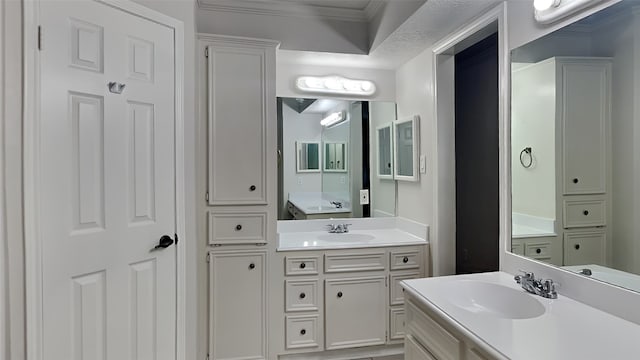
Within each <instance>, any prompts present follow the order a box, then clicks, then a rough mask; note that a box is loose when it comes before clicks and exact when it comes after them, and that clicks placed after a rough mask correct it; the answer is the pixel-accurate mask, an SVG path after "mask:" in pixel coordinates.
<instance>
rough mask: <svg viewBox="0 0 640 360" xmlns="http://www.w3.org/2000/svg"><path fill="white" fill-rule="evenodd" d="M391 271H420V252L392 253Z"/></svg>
mask: <svg viewBox="0 0 640 360" xmlns="http://www.w3.org/2000/svg"><path fill="white" fill-rule="evenodd" d="M390 256H391V262H390V263H391V270H404V269H418V268H419V267H420V251H419V250H404V251H402V250H401V251H391V255H390Z"/></svg>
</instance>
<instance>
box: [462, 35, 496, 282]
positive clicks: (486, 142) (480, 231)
mask: <svg viewBox="0 0 640 360" xmlns="http://www.w3.org/2000/svg"><path fill="white" fill-rule="evenodd" d="M498 106H499V103H498V34H497V33H496V34H493V35H491V36H489V37H487V38H485V39H484V40H482V41H480V42H478V43H476V44H475V45H473V46H471V47H469V48H467V49H465V50H464V51H462V52H460V53H458V54H456V56H455V142H456V145H455V149H456V273H457V274H468V273H477V272H487V271H496V270H498V269H499V246H498V244H499V238H500V234H499V227H500V217H499V211H500V202H499V182H498V181H499V178H498V176H499V174H498V171H499V162H498V150H499V137H498V125H499V124H498Z"/></svg>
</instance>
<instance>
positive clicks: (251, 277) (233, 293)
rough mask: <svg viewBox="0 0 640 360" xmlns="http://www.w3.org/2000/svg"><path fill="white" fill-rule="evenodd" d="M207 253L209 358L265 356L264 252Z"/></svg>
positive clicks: (219, 359)
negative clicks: (208, 256)
mask: <svg viewBox="0 0 640 360" xmlns="http://www.w3.org/2000/svg"><path fill="white" fill-rule="evenodd" d="M209 254H210V266H209V271H210V273H209V276H210V287H209V306H210V309H209V314H210V318H209V330H210V340H209V354H211V359H212V360H222V359H266V357H267V352H266V350H267V342H266V331H267V324H266V300H267V297H266V273H265V269H266V252H265V251H212V252H210V253H209Z"/></svg>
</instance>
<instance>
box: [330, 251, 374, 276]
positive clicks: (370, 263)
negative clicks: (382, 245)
mask: <svg viewBox="0 0 640 360" xmlns="http://www.w3.org/2000/svg"><path fill="white" fill-rule="evenodd" d="M385 268H386V267H385V264H384V253H383V252H379V253H363V254H347V255H340V254H326V255H325V256H324V271H325V272H327V273H340V272H351V271H372V270H384V269H385Z"/></svg>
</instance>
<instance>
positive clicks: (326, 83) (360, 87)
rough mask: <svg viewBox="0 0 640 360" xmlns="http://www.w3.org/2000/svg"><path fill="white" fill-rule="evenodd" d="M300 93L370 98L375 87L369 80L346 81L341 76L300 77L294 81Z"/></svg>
mask: <svg viewBox="0 0 640 360" xmlns="http://www.w3.org/2000/svg"><path fill="white" fill-rule="evenodd" d="M295 85H296V88H298V90H300V91H304V92H310V93H321V94H338V95H355V96H370V95H373V94H374V93H375V92H376V85H375V84H374V83H373V81H370V80H355V79H347V78H344V77H342V76H335V75H334V76H300V77H298V78H297V79H296V83H295Z"/></svg>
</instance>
